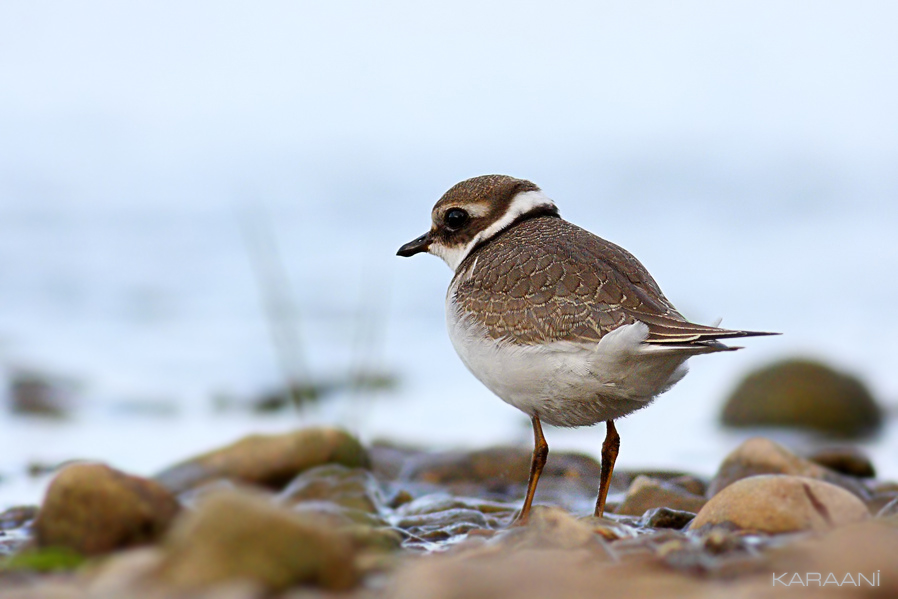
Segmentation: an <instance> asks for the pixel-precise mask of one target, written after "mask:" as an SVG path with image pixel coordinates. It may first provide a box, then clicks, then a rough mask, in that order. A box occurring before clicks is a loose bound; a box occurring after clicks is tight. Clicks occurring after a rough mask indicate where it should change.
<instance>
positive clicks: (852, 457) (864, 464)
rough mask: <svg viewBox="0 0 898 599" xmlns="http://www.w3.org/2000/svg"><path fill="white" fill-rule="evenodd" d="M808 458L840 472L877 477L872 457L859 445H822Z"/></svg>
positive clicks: (857, 476) (859, 476)
mask: <svg viewBox="0 0 898 599" xmlns="http://www.w3.org/2000/svg"><path fill="white" fill-rule="evenodd" d="M808 459H809V460H811V461H812V462H814V463H815V464H820V465H821V466H824V467H826V468H829V469H830V470H833V471H834V472H838V473H840V474H845V475H848V476H854V477H856V478H876V468H874V466H873V462H872V461H870V457H869V456H868V455H867V454H866V453H864V452H863V451H861V450H860V449H859V448H857V447H851V446H844V447H822V448H819V449H817V450H815V451H814V452H813V453H811V454H810V455H809V456H808Z"/></svg>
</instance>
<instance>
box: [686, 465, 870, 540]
mask: <svg viewBox="0 0 898 599" xmlns="http://www.w3.org/2000/svg"><path fill="white" fill-rule="evenodd" d="M869 518H870V513H869V511H867V507H866V506H865V505H864V503H863V502H862V501H861V500H860V499H858V498H857V497H855V496H854V495H852V494H851V493H849V492H848V491H845V490H844V489H842V488H839V487H837V486H835V485H831V484H829V483H826V482H823V481H819V480H815V479H811V478H804V477H799V476H785V475H761V476H752V477H749V478H746V479H743V480H740V481H738V482H736V483H733V484H732V485H730V486H728V487H727V488H725V489H724V490H723V491H721V492H720V493H718V494H717V495H715V496H714V497H713V498H712V499H711V500H710V501H708V503H707V504H706V505H705V507H703V508H702V509H701V511H700V512H699V513H698V515H697V516H696V517H695V520H693V521H692V524H691V525H690V526H689V528H690V529H697V528H701V527H703V526H706V525H718V524H724V523H729V524H732V525H735V526H736V527H737V528H740V529H744V530H754V531H759V532H766V533H771V534H776V533H785V532H795V531H802V530H817V531H820V530H829V529H832V528H835V527H837V526H842V525H845V524H850V523H854V522H861V521H863V520H867V519H869Z"/></svg>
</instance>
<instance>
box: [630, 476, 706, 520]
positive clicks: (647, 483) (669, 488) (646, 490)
mask: <svg viewBox="0 0 898 599" xmlns="http://www.w3.org/2000/svg"><path fill="white" fill-rule="evenodd" d="M705 501H706V499H705V498H704V497H701V496H699V495H693V494H692V493H689V492H687V491H685V490H684V489H683V488H682V487H679V486H677V485H675V484H671V483H669V482H666V481H662V480H658V479H653V478H649V477H648V476H638V477H636V479H635V480H634V481H633V483H632V484H631V485H630V488H629V489H628V490H627V495H626V496H625V497H624V500H623V502H622V503H621V504H620V505H619V506H617V508H616V509H615V510H614V513H615V514H620V515H624V516H642V515H643V514H644V513H645V512H647V511H648V510H650V509H654V508H661V507H664V508H670V509H673V510H681V511H686V512H692V513H696V512H698V511H699V510H700V509H701V508H702V506H703V505H704V504H705Z"/></svg>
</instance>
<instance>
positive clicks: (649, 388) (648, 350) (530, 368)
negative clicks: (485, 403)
mask: <svg viewBox="0 0 898 599" xmlns="http://www.w3.org/2000/svg"><path fill="white" fill-rule="evenodd" d="M454 287H455V286H453V287H452V288H450V290H449V294H448V296H447V298H446V321H447V325H448V328H449V338H450V339H451V340H452V345H453V346H454V347H455V351H456V352H458V355H459V357H460V358H461V360H462V362H464V364H465V366H467V367H468V370H470V371H471V372H472V373H473V374H474V376H476V377H477V378H478V379H479V380H480V381H481V382H482V383H483V384H484V385H486V387H487V388H488V389H489V390H490V391H492V392H493V393H495V394H496V395H498V396H499V397H500V398H501V399H502V400H503V401H505V402H507V403H509V404H511V405H513V406H515V407H516V408H518V409H519V410H521V411H523V412H524V413H526V414H528V415H531V416H532V415H534V414H538V415H539V416H540V418H541V419H542V420H543V422H545V423H548V424H554V425H556V426H587V425H591V424H595V423H597V422H601V421H604V420H614V419H617V418H620V417H622V416H625V415H627V414H629V413H631V412H633V411H635V410H638V409H639V408H642V407H645V406H647V405H648V404H649V403H650V402H651V401H652V400H653V399H654V398H655V397H656V396H657V395H658V394H660V393H662V392H664V391H666V390H667V389H669V388H670V387H671V386H672V385H673V384H675V383H676V382H677V381H679V380H680V379H681V378H683V376H684V375H685V374H686V368H685V365H684V362H685V361H686V359H687V358H688V355H684V354H683V353H681V352H676V351H672V350H670V349H665V348H658V347H656V346H651V345H647V344H645V343H643V341H644V340H645V339H646V337H647V335H648V326H647V325H645V324H643V323H641V322H636V323H634V324H630V325H625V326H622V327H620V328H618V329H616V330H614V331H612V332H611V333H608V334H607V335H605V336H604V337H603V338H602V339H601V341H599V342H598V343H588V344H587V343H572V342H566V341H558V342H553V343H548V344H544V345H540V344H533V345H520V344H516V343H514V342H513V341H511V340H502V341H497V340H495V339H493V338H491V337H489V336H488V335H487V332H486V330H485V328H484V327H483V326H482V325H479V324H478V323H477V322H476V321H475V319H473V318H471V317H470V316H469V315H465V314H464V313H463V312H462V311H461V310H460V309H459V307H458V305H457V304H456V303H455V301H454V297H455V289H454Z"/></svg>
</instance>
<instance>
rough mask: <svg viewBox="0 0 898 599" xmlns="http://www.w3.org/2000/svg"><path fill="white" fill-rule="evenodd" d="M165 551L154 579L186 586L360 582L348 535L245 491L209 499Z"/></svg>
mask: <svg viewBox="0 0 898 599" xmlns="http://www.w3.org/2000/svg"><path fill="white" fill-rule="evenodd" d="M164 550H165V557H164V560H163V563H162V566H161V568H160V570H159V575H158V578H159V580H160V581H162V582H163V583H167V584H171V585H174V586H175V587H179V588H185V589H198V588H205V587H209V586H211V585H217V584H221V583H228V582H233V581H238V580H248V581H252V582H254V583H257V584H259V585H261V586H262V587H263V588H265V589H267V590H269V591H279V590H283V589H285V588H287V587H289V586H291V585H295V584H300V583H307V584H315V585H318V586H321V587H324V588H327V589H333V590H340V589H348V588H350V587H352V586H353V585H354V584H355V582H356V580H357V578H358V571H357V569H356V564H355V558H356V549H355V547H354V545H353V543H352V541H351V539H350V537H349V536H348V535H347V534H344V533H342V532H339V531H337V530H334V529H332V528H329V527H327V526H326V525H323V524H321V523H319V522H317V521H315V520H313V519H311V518H308V517H303V516H302V515H301V514H296V513H294V512H292V511H290V510H289V509H287V508H283V507H279V506H277V505H274V504H273V503H272V502H271V501H269V500H268V499H266V498H264V497H261V496H257V495H255V494H251V493H246V492H223V493H219V494H216V495H211V496H209V497H207V498H206V499H205V500H204V501H203V502H202V503H201V504H200V505H199V506H198V508H197V511H196V512H195V513H191V514H185V515H184V516H183V517H182V518H179V519H178V521H177V522H176V524H175V526H174V527H173V528H172V530H171V533H170V534H169V535H168V536H167V538H166V540H165V544H164Z"/></svg>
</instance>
